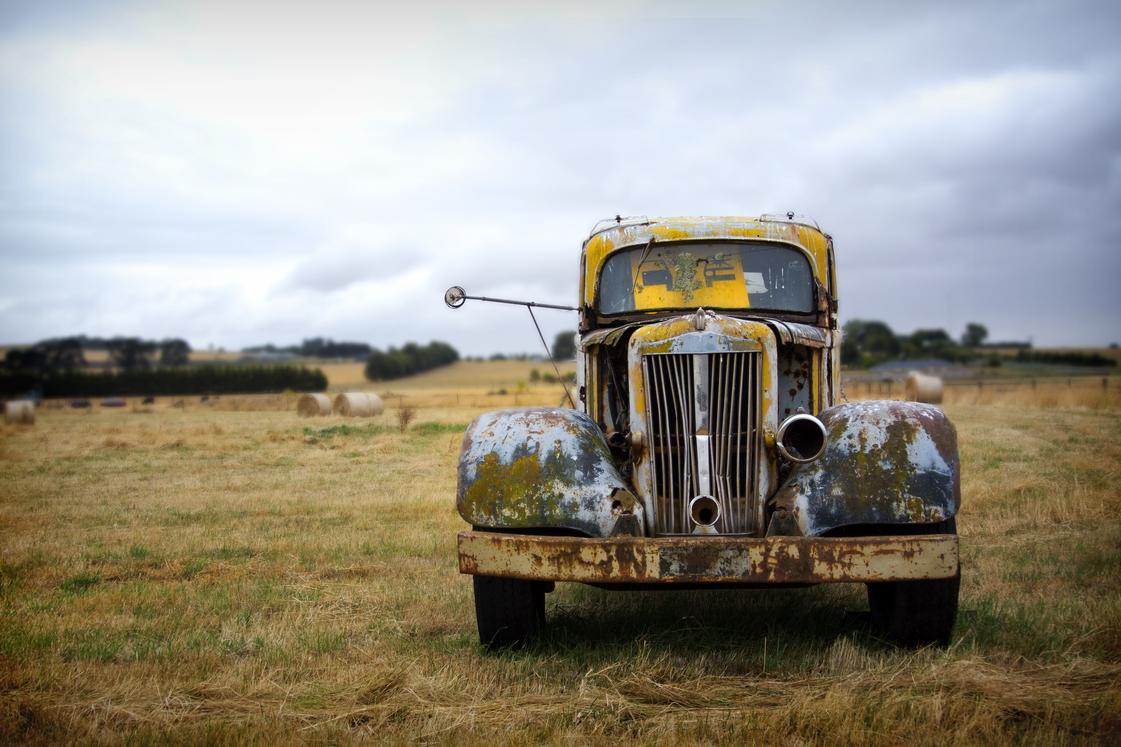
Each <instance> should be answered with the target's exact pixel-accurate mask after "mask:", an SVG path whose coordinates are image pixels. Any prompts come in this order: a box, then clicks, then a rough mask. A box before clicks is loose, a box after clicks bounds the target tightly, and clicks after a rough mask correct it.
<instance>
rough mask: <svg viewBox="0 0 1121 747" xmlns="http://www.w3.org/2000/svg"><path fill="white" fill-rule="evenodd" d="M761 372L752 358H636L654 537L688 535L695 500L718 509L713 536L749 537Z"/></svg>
mask: <svg viewBox="0 0 1121 747" xmlns="http://www.w3.org/2000/svg"><path fill="white" fill-rule="evenodd" d="M761 365H762V356H761V354H760V353H758V352H720V353H698V354H692V353H656V354H648V355H644V356H643V374H644V376H645V379H646V387H645V388H646V422H647V428H648V430H649V436H650V446H651V460H650V471H651V478H652V480H651V483H652V488H653V493H654V501H653V502H654V509H655V511H654V532H655V534H690V533H691V532H692V530H693V527H692V524H691V522H690V520H689V501H690V500H692V499H693V497H695V496H696V495H698V494H700V493H709V494H711V495H713V496H715V497H716V500H717V501H719V502H720V506H721V517H720V521H719V522H717V524H716V530H717V532H719V533H720V534H750V533H753V532H754V530H755V511H754V508H755V501H756V495H755V494H756V486H757V473H758V463H757V460H758V453H759V448H758V447H759V418H760V414H761V413H760V400H759V396H760V384H761V375H760V373H761ZM701 461H703V464H702V463H700V462H701Z"/></svg>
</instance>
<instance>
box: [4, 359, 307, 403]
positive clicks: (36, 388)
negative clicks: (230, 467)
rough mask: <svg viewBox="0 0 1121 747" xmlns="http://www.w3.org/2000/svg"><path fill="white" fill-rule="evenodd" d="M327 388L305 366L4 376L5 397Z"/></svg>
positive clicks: (7, 373)
mask: <svg viewBox="0 0 1121 747" xmlns="http://www.w3.org/2000/svg"><path fill="white" fill-rule="evenodd" d="M326 388H327V377H326V376H325V375H324V374H323V372H322V371H320V370H319V369H318V368H314V369H313V368H305V367H303V366H256V365H245V366H213V365H201V366H178V367H170V368H162V367H161V368H132V369H121V370H117V371H83V370H80V369H76V368H74V369H56V370H51V371H38V372H36V371H26V370H25V371H3V372H0V395H2V396H6V397H11V396H18V395H25V394H28V393H38V395H39V396H41V397H129V396H147V395H184V394H252V393H265V392H283V391H285V390H294V391H316V390H323V389H326Z"/></svg>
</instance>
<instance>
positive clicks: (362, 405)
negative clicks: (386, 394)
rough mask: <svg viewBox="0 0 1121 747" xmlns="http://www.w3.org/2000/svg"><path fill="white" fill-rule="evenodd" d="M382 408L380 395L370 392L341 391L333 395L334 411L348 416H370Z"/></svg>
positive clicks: (377, 413)
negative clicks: (337, 394) (335, 395)
mask: <svg viewBox="0 0 1121 747" xmlns="http://www.w3.org/2000/svg"><path fill="white" fill-rule="evenodd" d="M384 409H385V405H384V404H383V403H382V401H381V397H379V396H378V395H376V394H373V393H372V392H343V393H342V394H340V395H339V396H337V397H335V413H336V414H338V415H345V416H347V417H348V418H372V417H374V416H375V415H381V413H382V411H383V410H384Z"/></svg>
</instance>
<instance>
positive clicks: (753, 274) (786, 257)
mask: <svg viewBox="0 0 1121 747" xmlns="http://www.w3.org/2000/svg"><path fill="white" fill-rule="evenodd" d="M814 289H815V282H814V269H813V264H812V262H811V261H810V258H809V257H808V256H807V255H806V252H805V251H804V250H802V249H800V248H799V247H796V246H794V245H791V244H787V243H780V242H774V241H741V240H730V239H719V240H712V239H705V240H695V241H658V242H655V243H653V244H652V245H649V244H639V245H635V246H632V247H628V248H626V249H622V250H620V251H617V252H614V253H612V254H611V256H609V257H608V258H607V260H606V261H605V262H604V263H603V266H602V267H601V268H600V271H599V278H598V283H597V287H596V310H597V312H598V313H599V314H600V315H602V316H605V317H612V316H623V315H632V314H636V313H646V312H656V311H674V310H682V309H694V308H698V307H701V306H703V307H705V308H709V309H725V310H735V311H752V312H755V311H773V312H779V313H789V314H809V313H813V311H814Z"/></svg>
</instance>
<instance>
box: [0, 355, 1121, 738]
mask: <svg viewBox="0 0 1121 747" xmlns="http://www.w3.org/2000/svg"><path fill="white" fill-rule="evenodd" d="M475 365H477V366H480V368H478V369H476V370H473V371H470V370H468V369H465V368H462V367H463V366H475ZM488 365H489V364H464V363H461V364H457V366H459V367H461V368H459V369H458V372H456V371H452V370H451V369H447V370H444V371H442V372H441V371H434V372H430V373H429V374H426V375H425V376H423V377H416V379H414V380H409V381H406V382H393V383H392V385H391V386H390V387H389V388H390V389H392V391H393V392H396V393H400V394H402V395H403V396H404V398H405V399H404V402H405V403H407V404H408V405H409V406H412V407H416V408H417V415H416V420H415V421H414V422H413V424H412V425H411V426H410V427H409V428H408V430H407V431H405V432H401V431H400V430H399V429H398V427H397V410H396V406H397V404H398V403H400V401H401V400H394V399H393V398H392V397H390V398H388V399H387V404H388V405H389V409H388V410H387V412H386V413H385V414H384V415H382V416H380V417H379V418H375V419H372V420H354V419H344V418H338V417H333V416H332V417H325V418H313V419H300V418H298V417H297V416H296V414H295V412H294V398H293V397H290V396H282V395H275V396H274V395H267V396H261V397H245V398H234V397H222V398H221V400H219V401H217V402H208V403H205V404H202V403H199V402H197V401H196V400H195V399H192V400H191V401H190V402H186V403H183V404H182V406H179V407H176V406H173V405H172V404H170V403H165V402H163V401H162V400H161V401H160V402H158V403H157V405H156V406H155V407H139V406H137V405H133V406H131V407H129V408H123V409H118V410H100V409H95V410H93V411H90V412H79V411H74V410H62V409H46V408H44V409H41V410H40V412H39V413H38V422H37V424H36V425H34V426H32V427H16V426H3V430H2V431H0V743H12V742H32V743H44V744H45V743H56V742H60V741H83V742H97V743H106V744H116V743H123V742H137V741H140V742H146V741H157V740H158V741H172V742H182V743H207V744H212V743H234V742H237V743H253V744H263V743H276V742H293V741H300V742H314V743H350V742H364V741H370V740H372V739H376V740H378V741H387V742H412V741H418V740H420V741H425V742H435V743H448V744H462V743H468V744H471V743H474V744H480V743H494V742H514V743H519V744H534V743H539V742H554V743H555V742H576V743H585V742H592V743H603V744H608V743H610V744H614V743H617V742H619V741H622V740H634V739H638V740H644V741H657V742H660V743H665V742H668V743H672V742H698V741H699V742H723V743H728V744H743V743H760V742H767V743H776V744H904V743H905V744H931V745H935V744H937V745H944V744H994V743H995V744H1013V743H1022V742H1027V743H1032V744H1055V745H1060V744H1106V743H1116V742H1117V741H1118V740H1121V491H1119V490H1118V487H1117V486H1118V484H1119V483H1121V396H1119V394H1118V391H1119V390H1118V387H1117V386H1116V383H1117V382H1116V381H1114V382H1112V386H1106V387H1103V386H1101V385H1100V384H1098V385H1096V386H1086V387H1083V388H1077V387H1071V386H1067V387H1065V388H1064V387H1063V386H1061V385H1058V384H1055V385H1053V386H1049V387H1041V388H1038V389H1036V390H1030V389H1027V388H1024V387H1019V388H1013V389H1011V390H1008V391H1002V390H997V389H989V390H987V391H986V390H975V389H972V388H963V389H962V390H961V391H958V390H956V389H951V390H950V391H949V396H950V401H949V403H948V404H947V405H946V409H947V412H948V413H949V414H950V416H951V417H952V418H953V419H954V421H955V422H956V424H957V426H958V431H959V438H960V441H961V447H962V457H963V475H964V477H963V496H964V501H963V507H962V511H961V513H960V515H959V521H958V525H959V530H960V533H961V535H962V538H963V548H964V568H963V585H962V609H961V613H960V616H959V622H958V627H957V630H956V632H955V635H954V639H953V643H952V644H951V646H950V647H949V648H948V649H946V650H937V649H924V650H919V651H903V650H897V649H894V648H892V647H891V646H889V645H887V644H885V643H884V642H882V641H880V640H878V639H877V638H876V637H875V636H874V635H873V634H872V633H871V632H870V631H869V629H868V625H867V613H866V610H867V607H866V603H865V599H864V593H863V589H862V587H858V586H854V585H840V586H821V587H816V588H811V589H791V590H770V591H754V590H752V591H742V590H741V591H720V592H713V591H708V592H678V593H656V592H651V593H646V592H641V593H640V592H606V591H601V590H598V589H592V588H589V587H580V586H575V585H566V584H561V585H558V589H557V591H556V592H555V593H553V594H551V595H549V596H548V598H547V607H548V615H549V619H550V628H549V630H548V633H547V634H546V636H545V638H544V639H543V640H542V641H541V642H539V643H538V644H536V645H534V646H533V647H531V648H529V649H528V650H526V651H522V652H514V653H505V654H502V655H487V654H484V653H483V652H482V651H481V650H480V648H479V646H478V644H477V638H476V633H475V628H474V614H473V607H472V600H471V591H470V582H469V579H468V577H465V576H461V575H460V574H459V573H458V572H457V569H456V562H455V533H456V531H458V530H459V529H462V528H464V525H463V522H462V521H461V519H460V518H459V517H458V515H457V514H456V513H455V508H454V490H455V465H456V458H457V453H458V448H459V441H460V434H461V432H462V428H463V426H464V425H465V424H466V423H467V422H468V421H469V420H470V419H471V418H472V417H473V416H474V415H475V414H477V413H478V412H480V411H482V410H484V409H489V408H490V407H494V406H511V405H513V404H514V402H513V401H512V398H514V397H517V396H520V397H521V399H520V400H519V401H518V402H517V403H518V404H523V405H524V404H533V403H537V404H556V403H557V401H559V399H558V398H559V396H560V394H561V392H560V389H559V388H557V387H527V388H525V389H524V390H523V391H522V392H521V393H520V395H519V393H518V392H517V391H516V389H517V386H518V382H520V381H524V380H525V379H526V378H527V376H528V370H529V368H532V367H537V368H538V370H540V371H541V372H542V373H545V371H546V366H547V364H544V365H542V364H517V365H521V366H525V368H524V370H517V371H515V370H514V368H510V369H509V370H508V371H505V372H504V373H498V372H497V371H496V369H495V368H494V367H492V368H491V370H489V371H488ZM468 373H471V374H473V375H474V376H475V377H476V378H474V379H471V378H470V377H469V376H468V375H467V374H468ZM329 375H330V374H329ZM360 375H361V372H360V370H359V376H360ZM425 377H427V378H425ZM457 377H459V379H458V382H459V383H458V384H457ZM334 385H335V379H334V378H333V377H332V387H334ZM362 388H367V389H372V390H374V391H382V390H383V389H384V388H385V387H380V386H369V387H362ZM500 389H506V390H508V391H507V393H506V394H497V393H495V394H490V393H489V392H496V391H497V390H500ZM391 393H392V392H391ZM457 393H459V395H458V396H459V399H458V404H457V402H456V401H455V400H453V399H452V398H453V397H455V396H456V395H457Z"/></svg>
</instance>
